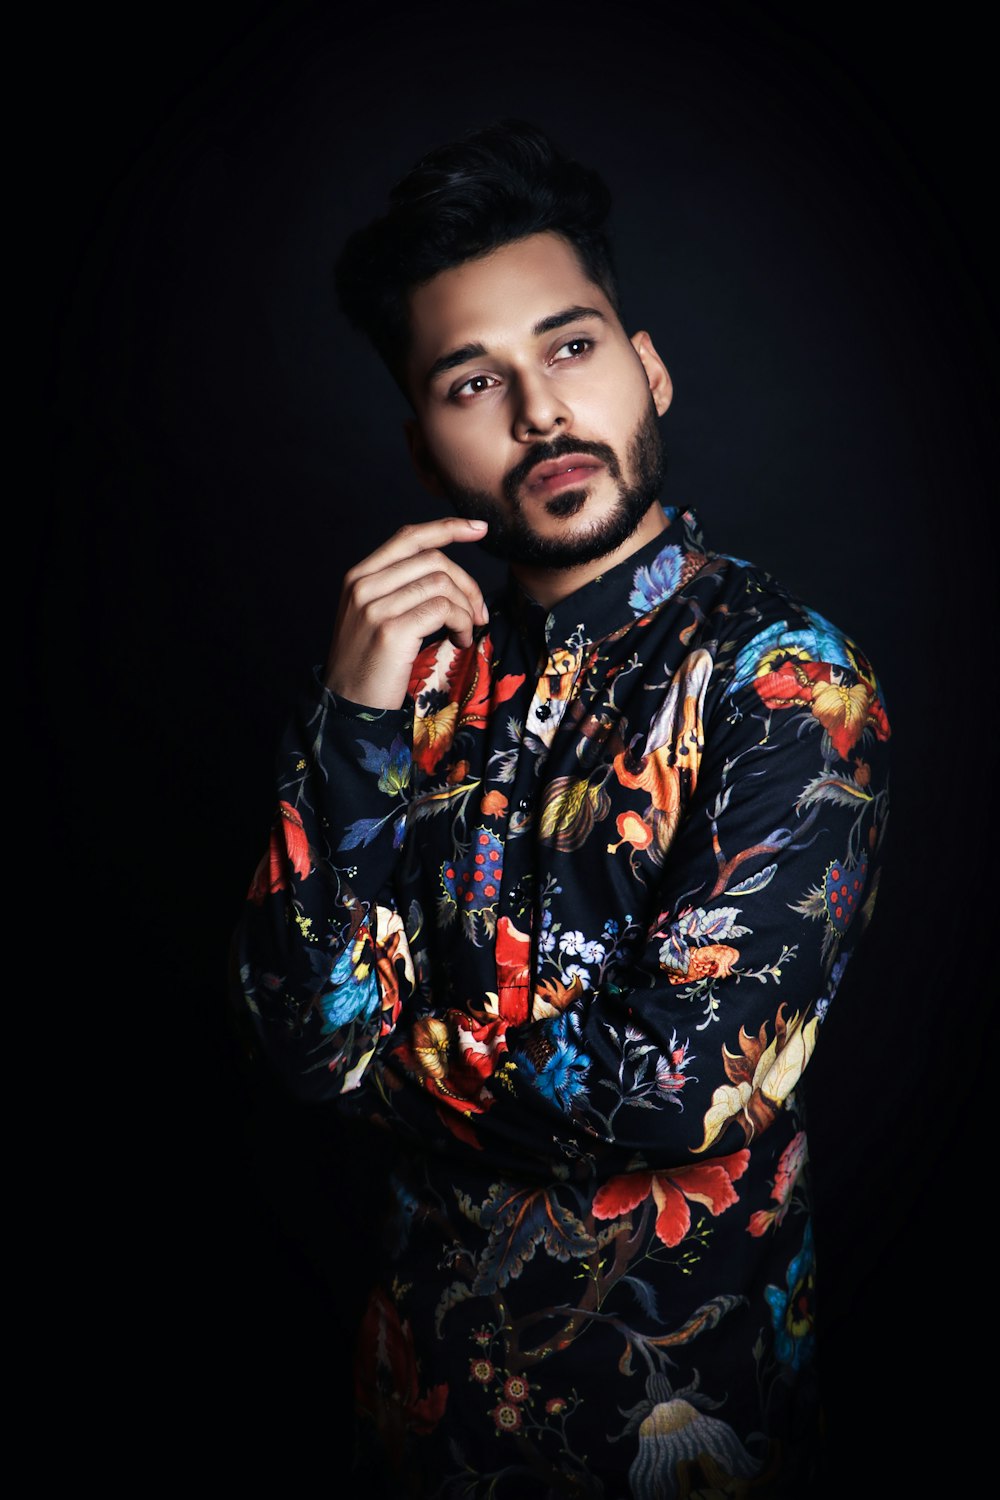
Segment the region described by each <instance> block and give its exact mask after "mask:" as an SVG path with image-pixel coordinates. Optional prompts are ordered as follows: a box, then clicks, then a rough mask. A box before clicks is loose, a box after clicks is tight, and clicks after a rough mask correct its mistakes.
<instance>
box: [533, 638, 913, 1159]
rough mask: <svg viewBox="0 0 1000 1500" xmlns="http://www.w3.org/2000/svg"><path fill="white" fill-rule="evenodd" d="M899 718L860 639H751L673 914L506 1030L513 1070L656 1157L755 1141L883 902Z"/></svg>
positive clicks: (638, 1151) (719, 735) (727, 696)
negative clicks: (556, 1004)
mask: <svg viewBox="0 0 1000 1500" xmlns="http://www.w3.org/2000/svg"><path fill="white" fill-rule="evenodd" d="M888 736H889V726H888V721H887V719H886V715H885V711H884V708H883V705H882V701H881V695H880V692H879V689H878V685H877V683H876V681H875V678H874V675H873V674H872V673H871V671H870V668H869V667H868V665H867V663H866V662H865V660H864V658H863V657H861V655H860V653H857V652H856V651H855V650H854V648H850V657H849V661H847V660H844V659H841V658H838V659H835V660H831V661H823V660H817V659H815V658H814V657H811V656H809V655H808V653H805V652H801V651H800V652H799V653H798V654H797V655H796V654H795V653H794V652H790V653H788V654H787V655H786V654H785V653H783V652H777V653H771V654H770V655H768V654H765V653H761V652H757V653H754V652H753V651H750V652H748V653H746V654H745V655H744V657H743V659H742V661H741V662H740V663H738V664H737V671H736V672H735V673H734V675H733V678H732V680H731V681H730V683H729V684H728V687H727V689H726V690H725V691H724V692H722V693H721V695H720V696H719V698H718V701H717V702H716V704H715V707H714V710H713V711H712V714H711V716H710V722H709V723H708V724H707V725H706V728H705V747H704V754H703V757H702V761H701V766H700V773H699V779H698V783H697V787H696V790H695V793H694V795H693V797H692V800H691V804H690V806H689V808H688V812H687V814H686V816H685V817H684V819H683V821H682V823H681V825H680V827H679V828H678V831H677V834H676V837H675V839H674V841H673V843H672V845H671V847H670V850H669V852H668V855H667V858H666V860H665V863H664V866H663V869H662V871H661V872H660V882H659V887H658V893H657V894H658V901H657V904H658V908H659V917H658V920H656V921H655V922H654V923H653V924H652V925H651V927H650V928H649V929H648V930H647V931H646V932H645V933H639V934H637V937H636V941H635V946H634V947H633V948H632V950H631V953H629V954H628V955H627V956H623V957H622V958H621V959H620V960H619V961H618V962H617V963H615V964H614V965H612V966H611V967H609V968H608V969H607V970H606V972H605V974H604V976H603V978H602V981H601V983H600V984H599V985H598V986H597V987H595V988H591V989H589V990H587V991H585V992H584V993H583V994H582V995H581V996H579V997H578V998H577V999H576V1000H574V1002H573V1003H572V1004H571V1005H570V1006H569V1007H568V1008H567V1009H566V1010H565V1011H563V1012H561V1013H560V1012H559V1011H558V1009H554V1011H553V1013H551V1014H549V1015H548V1016H546V1017H544V1018H543V1019H541V1020H534V1021H533V1022H531V1023H529V1024H528V1025H527V1026H525V1027H522V1028H520V1029H519V1030H518V1032H517V1033H516V1034H515V1035H512V1036H509V1037H508V1042H509V1045H510V1048H511V1059H510V1063H509V1064H508V1067H507V1068H506V1070H505V1073H506V1082H507V1083H508V1085H509V1086H510V1087H513V1088H514V1089H515V1090H516V1091H517V1093H518V1094H519V1095H521V1096H522V1098H524V1099H525V1101H526V1102H527V1101H528V1099H529V1098H530V1095H531V1094H532V1093H534V1094H535V1096H536V1100H537V1096H538V1095H539V1094H541V1095H542V1096H543V1098H545V1099H548V1100H551V1101H553V1103H555V1104H557V1105H558V1106H559V1107H560V1109H561V1110H562V1111H563V1112H565V1113H568V1114H570V1115H571V1116H572V1117H573V1118H575V1119H576V1120H577V1121H578V1122H579V1123H580V1124H582V1125H583V1126H584V1127H585V1129H586V1130H587V1131H588V1132H590V1133H592V1134H594V1135H595V1136H597V1137H598V1138H599V1140H601V1141H603V1142H606V1143H608V1144H613V1145H614V1146H615V1147H617V1148H618V1149H624V1150H626V1151H629V1152H632V1153H634V1154H635V1155H636V1157H637V1158H639V1159H640V1160H643V1161H648V1163H649V1164H650V1165H651V1166H655V1165H657V1164H658V1163H660V1164H665V1165H670V1164H678V1163H680V1162H683V1161H689V1162H694V1161H697V1160H698V1159H699V1158H702V1157H706V1156H712V1157H714V1156H721V1155H726V1154H727V1153H731V1152H733V1151H734V1150H739V1149H741V1148H742V1147H744V1146H747V1145H750V1144H751V1142H752V1141H753V1140H754V1139H755V1138H756V1137H757V1136H758V1135H759V1134H760V1133H761V1132H762V1131H764V1130H765V1129H766V1128H767V1126H768V1125H769V1124H770V1123H771V1122H772V1121H773V1120H774V1119H775V1117H776V1115H777V1113H778V1112H779V1111H780V1110H781V1109H782V1107H783V1105H784V1103H785V1101H786V1100H787V1099H788V1097H789V1095H790V1094H791V1093H792V1090H793V1089H794V1088H795V1086H796V1084H797V1083H798V1080H799V1078H800V1076H801V1075H802V1072H803V1070H804V1068H805V1067H806V1065H807V1063H808V1061H809V1058H810V1057H811V1055H812V1052H813V1049H814V1047H815V1045H816V1041H817V1037H818V1035H819V1032H820V1029H821V1026H822V1021H823V1017H824V1015H825V1013H826V1010H827V1007H828V1006H829V1004H830V1002H831V1001H832V999H833V997H834V994H835V992H836V989H837V986H838V984H839V982H840V979H841V977H842V975H843V972H844V968H845V966H846V964H847V961H848V959H849V958H850V956H851V954H852V952H853V951H854V948H855V946H856V944H857V941H858V938H859V936H860V934H861V932H862V931H863V929H864V927H865V926H866V925H867V922H868V920H869V918H870V916H871V912H872V908H873V905H874V902H875V896H876V892H877V887H878V879H879V869H880V863H881V855H882V846H883V839H884V834H885V827H886V819H887V813H888V744H887V741H888ZM635 779H636V780H637V781H638V780H641V778H638V777H637V778H635ZM628 817H631V815H628ZM621 821H622V820H621V819H619V823H621ZM634 821H635V835H634V836H635V839H636V843H637V844H641V842H642V837H643V835H642V833H641V822H642V820H641V818H640V816H639V815H638V813H637V815H636V817H635V820H634ZM628 826H629V825H628V821H627V818H626V823H625V829H626V832H627V831H628ZM609 853H610V850H609ZM616 857H617V856H616ZM535 1014H536V1016H537V1014H538V1002H537V997H536V1009H535ZM547 1069H559V1070H561V1072H560V1075H559V1078H557V1077H556V1076H555V1074H554V1073H553V1076H552V1078H551V1079H549V1080H546V1079H545V1078H544V1077H540V1076H539V1075H540V1074H544V1072H545V1071H546V1070H547ZM528 1084H530V1085H531V1087H530V1088H529V1087H526V1085H528Z"/></svg>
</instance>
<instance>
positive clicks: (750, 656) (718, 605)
mask: <svg viewBox="0 0 1000 1500" xmlns="http://www.w3.org/2000/svg"><path fill="white" fill-rule="evenodd" d="M704 571H705V572H706V573H709V574H710V575H712V576H713V577H714V578H715V580H716V589H715V593H716V597H715V599H714V600H713V608H712V609H711V612H710V614H709V615H708V616H707V619H706V625H707V627H708V630H707V633H708V634H709V635H711V636H712V638H713V639H712V654H713V657H714V659H715V678H716V686H717V687H718V688H721V689H722V690H723V691H724V692H725V693H726V695H727V696H729V695H732V694H734V693H737V692H739V691H740V690H741V689H743V688H746V687H747V686H749V685H750V684H752V683H753V682H754V681H755V680H756V679H758V678H759V677H762V676H765V675H769V674H771V673H774V672H780V671H781V670H783V669H785V670H787V671H794V668H795V665H796V664H798V665H799V666H800V667H801V668H802V670H805V671H808V670H809V669H810V667H818V666H823V667H827V668H830V669H831V671H832V672H833V673H841V674H846V676H849V677H851V678H853V679H855V680H857V681H863V682H867V683H869V684H871V685H872V686H873V688H876V689H877V691H878V692H879V694H880V695H881V687H880V685H879V682H878V678H877V675H876V672H875V668H874V666H873V664H872V662H871V659H870V658H869V656H868V655H867V653H866V652H865V651H864V649H863V648H862V646H861V645H859V643H858V642H857V641H856V640H855V639H854V638H853V636H852V635H851V634H850V633H849V632H848V631H847V630H845V629H844V628H843V627H842V626H840V625H838V624H836V623H835V622H834V621H833V620H831V619H829V618H828V617H827V616H826V615H824V614H821V613H820V612H819V610H816V609H813V608H812V607H811V606H810V605H808V604H806V603H804V602H803V600H801V599H800V598H798V597H797V595H795V594H794V593H793V592H792V591H791V590H790V589H788V588H787V587H786V586H785V585H784V584H783V583H782V582H781V581H780V580H779V579H777V578H775V577H774V575H773V574H771V573H769V572H767V570H766V569H764V568H761V567H759V566H757V565H756V564H755V563H752V562H747V561H745V560H744V559H742V558H737V557H731V556H729V555H727V554H725V553H710V554H709V557H708V562H707V564H706V568H705V570H704Z"/></svg>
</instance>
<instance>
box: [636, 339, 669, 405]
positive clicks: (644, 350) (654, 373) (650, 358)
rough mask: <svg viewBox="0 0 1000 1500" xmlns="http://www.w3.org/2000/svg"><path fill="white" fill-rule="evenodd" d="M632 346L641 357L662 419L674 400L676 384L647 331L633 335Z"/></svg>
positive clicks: (654, 402)
mask: <svg viewBox="0 0 1000 1500" xmlns="http://www.w3.org/2000/svg"><path fill="white" fill-rule="evenodd" d="M631 344H632V348H633V349H634V350H635V352H636V354H638V356H639V359H640V361H641V363H642V368H643V369H644V370H645V372H646V379H647V380H648V381H649V390H650V394H651V395H652V397H653V405H654V406H655V407H656V414H657V416H659V417H662V416H663V413H664V412H665V411H666V409H667V407H668V406H669V405H670V402H671V401H672V399H673V395H674V383H673V381H672V380H671V379H670V376H669V374H668V373H667V367H666V365H665V364H664V363H663V360H662V359H661V358H660V356H659V355H658V354H657V352H656V350H655V349H654V347H653V340H652V339H651V338H650V336H649V334H648V333H646V331H645V329H641V330H640V331H639V332H638V333H633V335H632V338H631Z"/></svg>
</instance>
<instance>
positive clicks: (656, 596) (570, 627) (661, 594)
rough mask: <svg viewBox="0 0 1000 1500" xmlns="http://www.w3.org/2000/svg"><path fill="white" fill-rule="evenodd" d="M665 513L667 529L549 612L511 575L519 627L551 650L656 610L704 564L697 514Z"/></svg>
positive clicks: (669, 509) (668, 508)
mask: <svg viewBox="0 0 1000 1500" xmlns="http://www.w3.org/2000/svg"><path fill="white" fill-rule="evenodd" d="M663 514H664V517H665V519H666V522H667V526H666V530H665V531H661V532H660V533H659V534H658V535H657V536H655V537H653V539H652V541H650V542H647V543H646V545H645V546H644V547H640V548H639V550H638V552H633V553H632V554H631V555H630V556H629V557H626V558H625V559H624V561H622V562H620V563H616V564H615V566H614V567H613V568H609V569H608V570H607V572H606V573H599V574H598V575H597V577H596V578H592V579H591V580H590V582H589V583H585V584H584V585H583V587H582V588H579V589H577V590H576V591H575V592H574V593H572V594H567V596H566V598H565V599H560V600H559V602H558V604H554V605H553V606H552V608H551V609H549V610H546V609H545V607H544V605H542V604H539V603H538V601H537V600H536V599H533V598H532V597H531V595H530V594H529V593H528V592H527V590H525V589H524V588H522V586H521V584H520V583H519V582H518V581H517V579H516V578H515V577H514V576H513V574H509V575H508V580H507V598H508V601H509V604H510V607H511V613H512V615H513V618H514V620H515V621H516V622H517V624H518V626H519V628H520V629H521V630H522V631H523V632H524V633H525V635H527V636H528V638H529V639H531V640H532V641H536V642H538V643H539V644H540V643H541V638H542V637H544V640H545V643H546V645H547V646H548V648H549V649H550V650H552V649H554V648H555V647H557V646H563V645H566V644H568V643H569V642H570V640H571V639H572V640H573V641H574V642H575V643H577V644H582V643H583V642H584V641H590V642H594V641H601V640H604V638H605V637H606V636H609V635H611V634H612V633H613V632H614V631H616V630H619V629H621V628H622V626H624V625H630V624H632V623H633V622H634V621H636V620H638V619H641V618H642V617H643V616H644V615H648V614H651V613H652V612H653V611H654V610H657V609H659V608H660V607H661V605H663V604H665V603H666V602H667V600H668V599H669V598H671V597H672V595H674V594H675V593H676V592H677V590H678V589H679V588H680V586H681V584H682V583H685V582H686V581H687V579H688V578H690V577H691V575H692V573H693V572H694V571H697V569H698V568H700V567H701V566H702V564H703V563H704V562H705V546H704V543H703V541H702V538H701V530H700V528H699V525H698V517H697V514H696V512H695V511H694V510H684V511H681V510H678V509H677V507H676V506H667V505H665V506H664V507H663Z"/></svg>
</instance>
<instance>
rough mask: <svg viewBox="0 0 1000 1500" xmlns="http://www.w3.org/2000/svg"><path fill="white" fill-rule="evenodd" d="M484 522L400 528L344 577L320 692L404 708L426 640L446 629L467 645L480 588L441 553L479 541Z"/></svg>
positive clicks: (455, 519) (457, 520) (449, 520)
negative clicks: (324, 688) (324, 691)
mask: <svg viewBox="0 0 1000 1500" xmlns="http://www.w3.org/2000/svg"><path fill="white" fill-rule="evenodd" d="M486 530H487V526H486V522H485V521H468V520H465V519H463V518H461V517H459V516H447V517H445V518H443V519H442V520H440V521H423V522H420V523H418V524H415V525H412V526H404V527H402V528H401V530H399V531H397V532H396V534H395V536H392V537H390V538H389V540H388V541H387V542H386V543H385V544H384V545H383V546H381V547H378V548H376V550H375V551H374V552H373V553H372V554H371V556H370V557H366V558H365V559H364V560H363V561H362V562H359V563H358V564H357V565H356V566H355V567H353V568H351V570H350V572H349V573H347V574H346V575H345V577H344V587H343V591H342V593H341V596H340V608H339V610H338V613H337V626H336V629H335V630H334V633H333V641H332V643H331V646H330V654H329V656H328V657H327V662H326V677H325V681H326V685H327V687H328V688H329V689H330V691H331V692H334V693H340V694H341V695H342V696H343V697H344V698H349V699H350V700H351V702H353V703H363V704H364V705H365V706H366V707H368V708H402V706H403V700H404V698H405V697H406V689H407V687H408V686H409V682H410V672H411V670H412V667H413V663H414V661H415V659H416V657H417V653H418V652H419V651H420V648H421V646H422V645H423V643H424V641H425V639H426V638H427V637H428V636H430V635H433V634H434V633H435V632H436V631H438V630H441V629H445V630H447V632H448V634H449V636H450V637H451V639H452V640H453V641H454V643H455V645H456V646H463V647H464V646H471V645H472V632H473V628H474V627H475V626H477V625H485V624H486V623H487V621H488V620H489V612H488V611H487V608H486V601H485V600H484V598H483V593H482V590H481V589H480V587H479V585H478V583H477V582H476V581H475V579H474V578H472V577H471V576H470V574H468V573H466V572H465V570H464V569H463V568H460V567H458V566H457V565H456V564H455V563H453V562H452V560H451V558H450V557H446V556H445V554H444V553H443V552H442V551H441V550H440V549H441V548H442V547H448V546H451V544H452V543H454V542H478V541H481V540H482V538H483V536H484V535H485V534H486Z"/></svg>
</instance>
